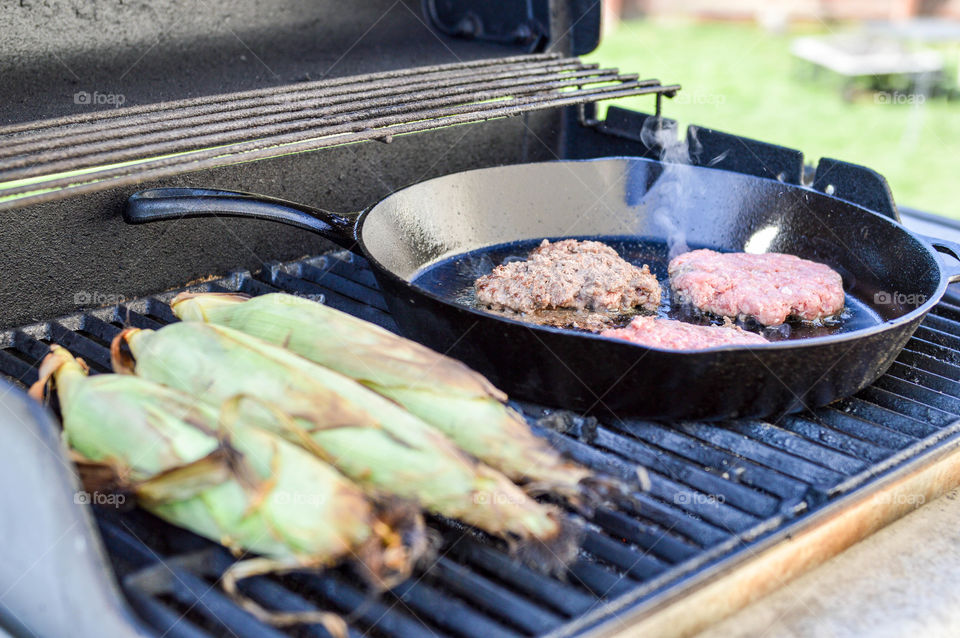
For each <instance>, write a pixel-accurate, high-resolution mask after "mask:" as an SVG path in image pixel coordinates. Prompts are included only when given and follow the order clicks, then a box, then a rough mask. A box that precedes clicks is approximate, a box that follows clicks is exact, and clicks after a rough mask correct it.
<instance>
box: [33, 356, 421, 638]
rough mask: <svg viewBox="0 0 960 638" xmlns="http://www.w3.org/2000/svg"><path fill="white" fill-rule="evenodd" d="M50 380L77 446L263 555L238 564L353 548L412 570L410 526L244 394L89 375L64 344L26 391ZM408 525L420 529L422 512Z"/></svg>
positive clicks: (287, 565) (298, 560) (366, 560)
mask: <svg viewBox="0 0 960 638" xmlns="http://www.w3.org/2000/svg"><path fill="white" fill-rule="evenodd" d="M49 380H52V381H53V383H54V384H55V386H56V389H57V396H58V398H59V401H60V410H61V414H62V417H63V428H64V438H65V440H66V442H67V443H68V445H69V446H70V448H71V449H72V450H73V451H74V452H75V453H76V454H79V455H80V456H81V457H83V459H85V460H87V461H91V462H94V463H99V464H101V465H103V466H108V467H109V468H111V469H112V471H113V472H114V473H115V475H116V476H117V477H120V478H121V479H122V481H123V482H124V483H127V484H128V485H129V489H130V490H131V491H132V492H133V494H134V495H135V496H136V497H137V500H138V502H139V503H140V504H141V505H143V506H144V507H145V508H146V509H148V510H150V511H152V512H153V513H155V514H156V515H158V516H159V517H161V518H163V519H165V520H167V521H170V522H171V523H173V524H175V525H178V526H180V527H185V528H187V529H190V530H192V531H193V532H196V533H197V534H200V535H201V536H205V537H207V538H209V539H211V540H214V541H217V542H220V543H222V544H223V545H225V546H227V547H228V548H230V549H231V550H233V551H235V552H238V553H239V552H244V551H252V552H255V553H258V554H261V555H262V556H263V557H264V558H260V559H252V563H249V564H247V563H245V562H241V563H238V564H237V566H238V567H239V568H240V569H239V572H238V573H240V574H243V573H244V572H250V573H262V572H265V571H275V570H290V569H295V568H307V567H322V566H326V565H330V564H332V563H334V562H336V561H338V560H340V559H343V558H345V557H349V556H353V557H357V558H359V560H360V561H361V563H362V564H363V566H364V567H365V568H366V572H365V573H366V574H367V575H368V576H369V577H370V580H371V581H372V582H373V583H374V584H377V585H381V584H384V583H385V582H386V581H392V580H393V579H394V577H400V578H403V577H406V576H407V575H408V574H409V572H410V570H411V568H412V562H413V560H414V559H415V557H414V556H412V555H411V553H410V551H409V549H408V548H407V547H406V546H405V544H404V542H403V538H402V534H403V530H400V531H397V530H394V529H393V528H391V527H390V525H389V524H388V523H386V518H385V517H381V514H380V513H378V512H377V511H376V510H375V508H374V506H373V505H372V504H371V503H370V502H369V500H368V499H367V497H366V496H365V495H364V494H363V492H362V491H361V490H360V489H359V488H358V487H357V486H355V485H354V484H353V483H351V482H350V481H349V480H348V479H346V478H345V477H343V476H342V475H341V474H340V473H338V472H337V471H336V470H334V469H333V468H332V467H330V466H329V465H327V464H326V463H324V462H323V461H321V460H319V459H317V458H316V457H315V456H314V455H312V454H310V453H309V452H307V451H305V450H303V449H301V448H300V447H298V446H296V445H293V444H291V443H289V442H287V441H286V440H284V439H283V438H281V437H279V436H277V435H275V434H273V433H271V432H269V431H267V430H264V429H261V428H260V427H253V426H251V425H249V423H248V421H249V419H248V418H247V417H246V416H245V410H241V409H239V408H240V405H239V402H240V401H241V400H242V399H241V398H239V397H238V398H235V399H232V400H229V401H227V402H226V403H225V405H230V406H232V408H231V409H229V410H226V411H229V412H230V413H231V414H230V415H229V416H225V415H223V414H221V413H220V412H219V411H218V410H217V409H216V408H214V407H212V406H209V405H206V404H204V403H200V402H198V401H196V400H195V399H194V398H192V397H190V396H188V395H186V394H184V393H181V392H177V391H175V390H172V389H169V388H166V387H163V386H161V385H158V384H156V383H153V382H150V381H147V380H145V379H142V378H138V377H132V376H126V375H117V374H104V375H98V376H94V377H88V376H87V371H86V369H85V368H84V367H83V366H82V365H81V363H80V362H78V361H77V360H76V359H74V358H73V357H72V356H71V355H70V353H69V352H67V351H66V350H65V349H64V348H61V347H59V346H53V347H52V348H51V353H50V354H49V355H48V356H47V357H46V359H44V361H43V364H42V366H41V380H40V381H39V382H38V383H37V384H36V385H35V386H34V387H33V388H32V389H31V394H33V395H34V396H35V397H37V398H40V397H41V396H42V394H43V392H44V386H45V385H46V383H47V382H48V381H49ZM258 418H261V419H263V418H268V417H266V416H264V415H261V416H260V417H258ZM228 421H229V423H228ZM408 522H410V523H411V524H412V526H413V528H418V527H419V526H422V520H420V518H419V515H416V514H415V515H413V517H412V518H411V519H410V520H409V521H408ZM251 567H253V569H251ZM231 582H232V579H231ZM247 606H248V605H247ZM335 619H336V616H334V615H331V614H326V613H323V612H320V614H319V616H318V617H316V618H309V619H308V618H304V617H302V616H296V617H290V618H289V620H292V621H303V620H309V621H310V622H323V623H325V624H328V625H330V626H334V625H336V626H339V625H342V622H339V623H338V622H337V621H336V620H335Z"/></svg>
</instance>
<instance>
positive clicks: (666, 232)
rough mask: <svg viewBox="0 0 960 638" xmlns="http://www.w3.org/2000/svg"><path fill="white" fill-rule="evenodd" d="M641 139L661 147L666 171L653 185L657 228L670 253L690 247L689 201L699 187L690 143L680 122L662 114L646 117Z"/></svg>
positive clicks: (670, 254)
mask: <svg viewBox="0 0 960 638" xmlns="http://www.w3.org/2000/svg"><path fill="white" fill-rule="evenodd" d="M691 138H692V142H693V145H694V146H695V148H694V149H693V151H694V152H697V151H698V150H699V148H698V147H699V144H698V143H697V140H696V136H693V135H692V136H691ZM640 139H641V141H642V142H643V143H644V145H645V146H646V147H647V148H650V149H657V148H659V149H660V161H661V162H663V173H662V174H661V175H660V177H659V178H657V181H656V183H655V184H654V185H653V186H652V187H651V188H650V193H649V197H650V204H651V207H652V213H651V215H652V220H653V223H654V228H656V229H658V230H660V231H661V233H662V234H663V236H664V237H665V238H666V240H667V248H668V250H669V254H668V257H669V258H670V259H673V258H674V257H676V256H677V255H680V254H683V253H685V252H688V251H689V250H690V247H689V246H688V245H687V230H688V229H689V228H690V222H691V221H692V220H693V217H692V215H693V211H692V210H691V209H690V208H689V207H688V205H687V204H686V202H688V201H690V197H689V195H690V193H691V191H692V190H693V189H695V188H697V186H696V180H695V179H693V177H692V175H691V172H692V170H691V167H690V153H691V148H690V144H689V143H688V142H687V140H686V139H681V138H680V137H679V136H678V135H677V123H676V122H673V121H667V120H662V119H659V118H654V117H651V118H647V120H646V121H645V122H644V123H643V128H642V129H641V131H640Z"/></svg>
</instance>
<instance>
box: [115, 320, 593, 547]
mask: <svg viewBox="0 0 960 638" xmlns="http://www.w3.org/2000/svg"><path fill="white" fill-rule="evenodd" d="M124 345H126V346H127V347H128V348H129V351H130V353H131V354H132V358H133V360H134V362H135V363H134V362H131V361H129V357H127V356H126V355H125V353H124V351H123V346H124ZM112 351H113V358H114V368H115V369H116V370H118V371H126V372H135V373H136V374H137V375H138V376H142V377H144V378H147V379H150V380H152V381H156V382H159V383H162V384H164V385H168V386H170V387H173V388H176V389H178V390H181V391H185V392H187V393H191V394H193V395H195V396H197V397H198V398H200V399H203V400H206V401H213V402H214V403H216V402H219V401H223V400H224V399H226V398H228V397H231V396H234V395H237V394H243V395H252V396H257V397H258V398H259V399H261V400H262V401H264V402H267V403H269V404H272V405H273V406H275V407H277V408H279V409H282V410H283V411H284V412H286V413H287V414H289V415H290V416H291V417H293V419H294V420H295V421H296V422H298V423H299V424H300V425H301V426H302V429H301V433H302V436H293V437H292V438H293V440H294V441H295V442H297V443H300V444H302V445H305V446H306V447H308V448H309V449H311V450H313V451H314V452H316V453H317V454H320V455H321V456H322V457H323V458H325V459H326V460H329V462H331V463H332V464H333V465H335V466H336V467H337V468H338V469H340V471H341V472H343V473H344V474H346V475H347V476H349V477H351V478H352V479H354V480H355V481H357V482H358V483H360V484H362V485H364V486H366V487H367V488H368V489H373V490H379V491H383V492H388V493H391V494H394V495H396V496H399V497H402V498H409V499H412V500H414V501H416V502H418V503H420V504H421V505H422V506H423V507H425V508H426V509H427V510H429V511H431V512H434V513H437V514H442V515H444V516H448V517H451V518H457V519H460V520H462V521H464V522H466V523H469V524H471V525H474V526H476V527H478V528H480V529H483V530H485V531H487V532H489V533H491V534H495V535H499V536H501V537H504V538H507V539H511V540H516V539H518V540H519V541H521V542H522V541H533V540H536V541H540V542H541V543H544V544H547V545H548V547H549V548H550V550H551V552H553V553H554V554H556V555H557V556H559V557H562V560H566V559H567V558H572V555H573V552H574V550H575V547H574V545H573V543H572V541H573V538H572V537H571V534H570V531H571V530H569V529H567V528H566V526H565V525H564V523H563V519H562V518H561V516H560V515H559V511H558V510H557V509H556V508H554V507H551V506H546V505H541V504H540V503H537V502H536V501H535V500H533V499H531V498H530V497H529V496H527V495H526V494H525V493H524V492H523V491H522V490H520V489H519V488H518V487H517V486H516V485H514V484H513V483H511V482H510V481H509V480H508V479H507V478H506V477H505V476H503V475H502V474H500V473H499V472H497V471H495V470H493V469H491V468H489V467H487V466H485V465H483V464H480V463H478V462H476V461H474V460H473V459H472V458H470V457H468V456H466V455H464V454H463V452H462V451H461V450H459V449H458V448H457V447H456V446H455V445H453V443H452V442H451V441H450V440H449V439H447V438H446V437H445V436H443V435H442V434H441V433H439V432H437V431H436V430H435V429H433V428H432V427H430V426H429V425H427V424H426V423H424V422H423V421H421V420H420V419H418V418H417V417H415V416H413V415H412V414H410V413H408V412H407V411H405V410H404V409H403V408H401V407H400V406H398V405H397V404H396V403H394V402H392V401H390V400H388V399H385V398H384V397H381V396H379V395H378V394H376V393H375V392H372V391H371V390H369V389H367V388H365V387H364V386H362V385H360V384H358V383H356V382H355V381H353V380H352V379H349V378H347V377H345V376H343V375H341V374H338V373H336V372H333V371H332V370H328V369H326V368H323V367H321V366H318V365H316V364H314V363H311V362H310V361H307V360H306V359H304V358H303V357H300V356H299V355H296V354H293V353H291V352H288V351H287V350H284V349H283V348H280V347H277V346H274V345H271V344H269V343H267V342H265V341H262V340H260V339H257V338H256V337H251V336H250V335H246V334H244V333H242V332H239V331H236V330H232V329H230V328H226V327H224V326H217V325H213V324H205V323H199V322H182V323H175V324H171V325H169V326H166V327H165V328H162V329H160V330H157V331H152V330H136V329H130V330H126V331H124V332H123V333H121V334H120V335H119V336H118V337H117V339H116V340H115V341H114V344H113V349H112ZM267 427H269V424H268V425H267ZM282 434H284V435H285V436H290V435H291V433H290V431H289V430H286V431H284V432H283V433H282ZM551 545H552V547H551Z"/></svg>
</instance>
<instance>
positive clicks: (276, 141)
mask: <svg viewBox="0 0 960 638" xmlns="http://www.w3.org/2000/svg"><path fill="white" fill-rule="evenodd" d="M679 88H680V87H679V86H677V85H671V86H663V85H661V84H660V82H659V81H658V80H639V79H638V78H637V76H636V75H635V74H623V73H620V72H619V71H617V70H616V69H599V68H598V66H597V65H595V64H584V63H582V62H580V61H579V60H578V59H576V58H562V57H559V56H556V55H553V54H540V55H527V56H517V57H513V58H501V59H491V60H481V61H475V62H466V63H459V64H447V65H439V66H431V67H422V68H418V69H405V70H402V71H394V72H389V73H379V74H370V75H363V76H354V77H350V78H341V79H335V80H322V81H318V82H306V83H302V84H295V85H290V86H281V87H274V88H269V89H262V90H255V91H246V92H242V93H234V94H229V95H222V96H212V97H206V98H198V99H192V100H182V101H177V102H167V103H161V104H156V105H147V106H139V107H130V108H123V109H115V110H114V111H109V112H105V111H97V112H95V113H85V114H81V115H74V116H68V117H63V118H59V119H55V120H48V121H42V122H34V123H29V124H18V125H13V126H7V127H0V140H2V142H3V143H2V144H0V210H2V209H4V208H13V207H19V206H25V205H28V204H32V203H38V202H42V201H48V200H53V199H62V198H64V197H68V196H73V195H77V194H82V193H89V192H93V191H97V190H104V189H107V188H112V187H117V186H125V185H130V184H135V183H139V182H142V181H144V180H148V179H159V178H162V177H169V176H171V175H176V174H179V173H183V172H187V171H193V170H198V169H205V168H214V167H219V166H226V165H229V164H235V163H237V162H239V161H250V160H256V159H266V158H271V157H277V156H280V155H285V154H288V153H295V152H300V151H308V150H316V149H319V148H325V147H330V146H338V145H342V144H349V143H353V142H358V141H363V140H371V139H379V140H382V141H390V140H391V139H392V136H394V135H401V134H405V133H413V132H418V131H425V130H429V129H434V128H440V127H444V126H450V125H454V124H464V123H468V122H477V121H482V120H488V119H493V118H498V117H507V116H511V115H519V114H522V113H526V112H530V111H536V110H541V109H547V108H556V107H561V106H569V105H577V104H585V103H587V102H596V101H598V100H605V99H612V98H617V97H625V96H629V95H643V94H655V95H656V96H657V112H658V113H659V104H660V96H661V95H668V96H672V95H674V94H675V92H676V91H677V90H678V89H679ZM41 191H42V192H41Z"/></svg>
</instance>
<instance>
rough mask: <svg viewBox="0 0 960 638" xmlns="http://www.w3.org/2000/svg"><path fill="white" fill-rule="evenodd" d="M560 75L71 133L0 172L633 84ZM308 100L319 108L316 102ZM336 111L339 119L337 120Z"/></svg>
mask: <svg viewBox="0 0 960 638" xmlns="http://www.w3.org/2000/svg"><path fill="white" fill-rule="evenodd" d="M556 77H557V76H556V74H541V75H539V76H534V77H529V78H527V77H521V78H512V79H509V80H500V81H483V79H479V80H473V81H472V83H471V84H467V85H463V86H456V87H444V88H436V87H435V85H434V83H431V82H424V83H418V84H417V85H416V86H412V87H398V88H396V89H391V90H390V91H389V92H385V91H379V93H381V94H385V95H382V96H380V97H379V98H378V99H360V98H364V97H366V95H368V94H372V93H377V92H361V93H357V94H356V95H349V96H346V98H344V99H343V100H334V101H333V102H326V101H322V100H313V101H311V102H307V103H298V104H292V105H291V104H281V105H271V106H262V107H259V108H258V109H256V110H257V111H258V113H263V114H262V115H260V114H255V115H253V116H247V115H244V112H243V111H235V112H228V113H215V114H213V115H210V116H206V117H203V118H195V119H199V120H200V121H197V122H189V125H182V124H185V121H184V119H183V118H174V119H171V120H170V121H168V122H164V123H162V124H160V125H143V124H138V125H135V126H128V127H122V128H121V129H119V130H114V129H105V130H103V131H98V132H97V133H96V134H88V135H85V136H69V135H67V136H63V137H62V138H61V139H60V140H49V141H47V140H43V141H39V142H34V143H32V144H30V145H28V146H32V147H37V146H39V147H41V149H42V147H44V146H46V147H47V148H49V149H51V150H46V151H41V152H28V151H30V150H32V149H28V150H27V151H21V152H18V151H20V149H18V148H16V147H14V148H13V149H12V150H13V152H14V153H16V154H15V155H14V156H12V157H8V158H7V159H5V160H0V176H2V178H3V179H4V181H13V180H19V179H26V178H29V177H36V176H41V175H49V174H52V173H60V172H67V171H73V170H79V169H82V168H90V167H96V166H104V165H108V164H115V163H119V162H125V161H132V160H139V159H143V158H145V157H155V156H158V155H167V154H171V153H180V152H184V151H191V150H196V149H202V148H207V147H211V146H223V145H225V144H229V143H233V142H240V141H244V140H249V139H261V138H266V137H269V136H275V135H281V134H284V133H289V132H295V131H311V132H313V133H314V134H317V135H333V134H340V133H346V132H350V131H352V130H356V129H357V128H358V127H361V128H362V127H365V124H366V123H367V122H371V121H373V122H377V121H378V119H377V118H380V119H381V120H382V119H383V118H385V117H390V116H396V115H398V114H405V113H422V112H424V110H425V109H437V108H442V107H447V106H457V105H459V104H462V103H463V101H464V96H466V97H467V98H468V99H469V100H470V101H471V102H482V101H486V100H498V99H503V98H509V97H514V96H519V95H536V94H537V93H541V92H544V91H559V90H562V89H567V88H572V87H576V86H577V85H578V84H581V83H590V84H595V83H605V82H625V81H631V77H630V76H624V75H621V74H619V73H617V72H616V71H605V72H599V73H596V72H593V71H578V72H575V73H570V74H564V75H562V76H561V77H562V79H556ZM420 86H422V87H426V90H423V91H414V90H413V89H415V88H418V87H420ZM311 103H316V104H318V105H317V106H311ZM338 105H339V106H338ZM335 115H339V117H333V116H335ZM381 125H382V122H381Z"/></svg>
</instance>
